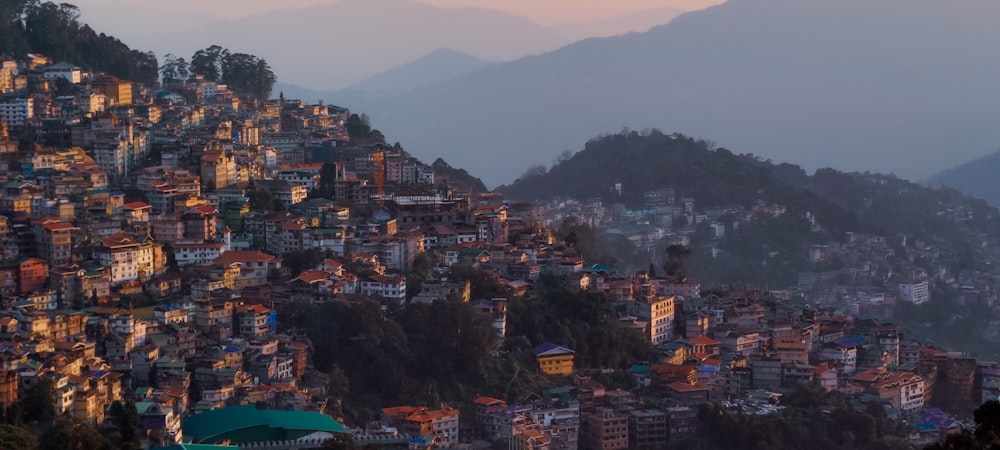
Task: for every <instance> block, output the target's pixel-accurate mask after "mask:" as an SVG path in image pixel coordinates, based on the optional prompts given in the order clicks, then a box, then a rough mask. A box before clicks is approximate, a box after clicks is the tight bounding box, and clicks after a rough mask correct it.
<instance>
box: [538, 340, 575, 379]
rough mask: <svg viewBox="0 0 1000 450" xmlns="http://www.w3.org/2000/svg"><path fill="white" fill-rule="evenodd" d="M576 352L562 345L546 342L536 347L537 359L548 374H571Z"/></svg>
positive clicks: (539, 365)
mask: <svg viewBox="0 0 1000 450" xmlns="http://www.w3.org/2000/svg"><path fill="white" fill-rule="evenodd" d="M574 353H575V352H573V350H570V349H568V348H566V347H563V346H561V345H555V344H551V343H545V344H542V345H539V346H538V347H536V348H535V359H537V360H538V367H539V368H540V369H541V370H542V373H544V374H546V375H570V374H572V373H573V354H574Z"/></svg>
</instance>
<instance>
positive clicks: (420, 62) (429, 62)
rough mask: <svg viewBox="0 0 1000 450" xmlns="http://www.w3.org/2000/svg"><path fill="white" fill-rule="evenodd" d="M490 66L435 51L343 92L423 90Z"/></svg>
mask: <svg viewBox="0 0 1000 450" xmlns="http://www.w3.org/2000/svg"><path fill="white" fill-rule="evenodd" d="M492 64H494V62H493V61H487V60H485V59H480V58H476V57H475V56H472V55H469V54H466V53H462V52H460V51H458V50H454V49H450V48H442V49H437V50H435V51H433V52H431V53H429V54H427V55H424V56H422V57H420V58H418V59H416V60H414V61H410V62H408V63H406V64H403V65H401V66H398V67H394V68H392V69H389V70H387V71H385V72H381V73H379V74H376V75H373V76H371V77H368V78H366V79H364V80H362V81H360V82H358V83H355V84H352V85H351V86H349V87H347V88H346V89H344V90H350V91H364V92H368V93H373V94H380V95H387V94H395V93H400V92H404V91H408V90H411V89H418V88H424V87H428V86H433V85H435V84H438V83H441V82H444V81H447V80H450V79H452V78H454V77H457V76H460V75H465V74H467V73H470V72H472V71H475V70H478V69H482V68H483V67H486V66H489V65H492Z"/></svg>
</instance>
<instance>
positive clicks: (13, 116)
mask: <svg viewBox="0 0 1000 450" xmlns="http://www.w3.org/2000/svg"><path fill="white" fill-rule="evenodd" d="M34 117H35V99H33V98H31V97H28V98H11V99H6V100H0V121H3V122H4V123H6V124H7V125H8V126H11V127H23V126H25V125H26V124H27V123H28V122H30V121H31V119H33V118H34Z"/></svg>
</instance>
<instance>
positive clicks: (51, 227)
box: [42, 222, 76, 231]
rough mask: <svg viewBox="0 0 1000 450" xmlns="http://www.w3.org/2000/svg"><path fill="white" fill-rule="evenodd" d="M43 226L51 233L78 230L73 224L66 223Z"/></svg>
mask: <svg viewBox="0 0 1000 450" xmlns="http://www.w3.org/2000/svg"><path fill="white" fill-rule="evenodd" d="M42 226H43V227H45V229H46V230H49V231H61V230H72V229H73V228H76V227H75V226H73V224H71V223H66V222H55V223H46V224H44V225H42Z"/></svg>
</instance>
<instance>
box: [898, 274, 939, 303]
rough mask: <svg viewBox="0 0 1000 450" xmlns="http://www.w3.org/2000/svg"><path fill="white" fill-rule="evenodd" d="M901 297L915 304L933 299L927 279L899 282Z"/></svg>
mask: <svg viewBox="0 0 1000 450" xmlns="http://www.w3.org/2000/svg"><path fill="white" fill-rule="evenodd" d="M899 299H900V300H902V301H904V302H910V303H913V304H914V305H919V304H921V303H925V302H927V301H928V300H930V299H931V293H930V289H928V286H927V281H926V280H924V281H920V282H910V283H899Z"/></svg>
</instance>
